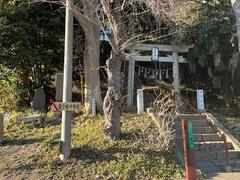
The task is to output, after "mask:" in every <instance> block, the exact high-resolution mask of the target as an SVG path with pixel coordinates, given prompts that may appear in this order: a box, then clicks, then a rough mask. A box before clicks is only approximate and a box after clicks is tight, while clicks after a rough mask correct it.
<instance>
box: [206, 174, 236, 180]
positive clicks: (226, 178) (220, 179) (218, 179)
mask: <svg viewBox="0 0 240 180" xmlns="http://www.w3.org/2000/svg"><path fill="white" fill-rule="evenodd" d="M207 177H208V179H212V180H238V179H240V173H239V172H235V173H211V174H208V175H207Z"/></svg>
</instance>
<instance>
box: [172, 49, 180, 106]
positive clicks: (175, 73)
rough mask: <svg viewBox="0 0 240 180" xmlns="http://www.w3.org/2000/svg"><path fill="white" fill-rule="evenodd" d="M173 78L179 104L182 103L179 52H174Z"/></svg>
mask: <svg viewBox="0 0 240 180" xmlns="http://www.w3.org/2000/svg"><path fill="white" fill-rule="evenodd" d="M172 55H173V79H174V82H173V83H174V89H175V91H176V93H177V94H176V101H177V106H178V107H179V105H180V96H179V95H180V79H179V56H178V52H175V51H174V52H173V53H172Z"/></svg>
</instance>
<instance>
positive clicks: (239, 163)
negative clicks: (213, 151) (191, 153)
mask: <svg viewBox="0 0 240 180" xmlns="http://www.w3.org/2000/svg"><path fill="white" fill-rule="evenodd" d="M229 164H230V166H231V167H232V172H236V171H238V172H239V171H240V159H233V160H229ZM204 166H209V168H211V167H212V166H213V168H216V170H221V171H225V160H210V161H198V162H196V167H197V168H199V169H204ZM204 170H205V171H203V172H205V173H207V172H211V169H209V170H207V169H204Z"/></svg>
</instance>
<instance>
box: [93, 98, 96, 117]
mask: <svg viewBox="0 0 240 180" xmlns="http://www.w3.org/2000/svg"><path fill="white" fill-rule="evenodd" d="M92 115H93V117H95V116H97V104H96V99H92Z"/></svg>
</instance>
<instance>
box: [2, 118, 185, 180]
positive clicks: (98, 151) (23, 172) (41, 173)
mask: <svg viewBox="0 0 240 180" xmlns="http://www.w3.org/2000/svg"><path fill="white" fill-rule="evenodd" d="M103 123H104V122H103V117H102V116H99V117H98V118H92V117H83V116H79V117H76V118H74V120H73V126H72V155H71V158H70V159H69V160H68V161H66V162H62V161H60V160H59V141H60V119H53V120H52V121H51V122H50V123H48V124H47V125H46V127H45V128H44V129H43V128H40V127H39V123H25V124H24V123H15V122H14V121H10V122H8V123H6V125H5V142H4V144H3V146H0V162H1V163H0V179H15V178H16V179H25V178H27V179H36V178H37V179H52V178H53V179H166V180H169V179H182V178H183V176H184V168H183V167H182V166H180V165H179V164H178V162H177V161H176V160H175V155H174V153H172V152H165V153H162V152H160V151H159V149H158V146H157V144H154V143H150V142H149V141H148V140H147V138H146V137H147V136H149V135H150V133H151V132H154V130H155V129H154V128H155V126H154V124H153V123H152V122H151V119H150V118H149V117H148V115H146V114H144V115H141V116H139V115H135V114H134V115H131V114H124V116H123V119H122V137H121V140H118V141H108V142H105V141H104V138H103V130H102V127H103Z"/></svg>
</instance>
